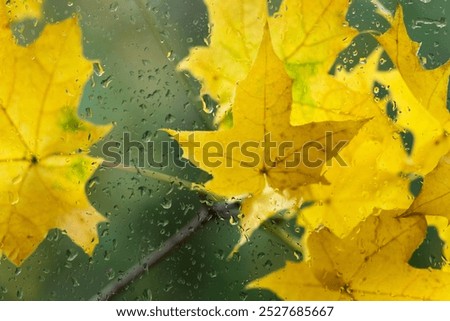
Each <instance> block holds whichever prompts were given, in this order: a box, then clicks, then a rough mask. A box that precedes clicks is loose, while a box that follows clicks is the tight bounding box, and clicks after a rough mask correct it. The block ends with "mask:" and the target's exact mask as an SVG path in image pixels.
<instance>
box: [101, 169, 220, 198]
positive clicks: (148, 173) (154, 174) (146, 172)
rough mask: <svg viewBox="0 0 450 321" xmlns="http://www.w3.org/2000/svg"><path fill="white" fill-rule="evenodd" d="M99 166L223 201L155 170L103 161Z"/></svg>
mask: <svg viewBox="0 0 450 321" xmlns="http://www.w3.org/2000/svg"><path fill="white" fill-rule="evenodd" d="M101 166H102V167H104V168H111V169H119V170H121V171H124V172H127V173H132V174H139V175H142V176H145V177H148V178H152V179H155V180H157V181H160V182H166V183H169V184H171V185H178V186H179V187H182V188H186V189H188V190H190V191H197V192H199V193H201V194H203V195H208V196H209V198H211V199H213V200H214V201H216V202H223V201H225V200H224V198H223V197H221V196H219V195H217V194H214V193H212V192H211V191H208V190H206V189H205V187H204V186H203V185H201V184H198V183H194V182H191V181H188V180H185V179H182V178H179V177H176V176H172V175H169V174H165V173H161V172H158V171H155V170H150V169H145V168H139V167H135V166H126V165H124V164H121V163H113V162H108V161H104V162H103V163H102V165H101Z"/></svg>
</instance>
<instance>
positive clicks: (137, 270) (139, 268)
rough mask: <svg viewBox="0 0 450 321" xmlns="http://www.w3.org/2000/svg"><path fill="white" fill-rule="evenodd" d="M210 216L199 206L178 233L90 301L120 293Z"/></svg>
mask: <svg viewBox="0 0 450 321" xmlns="http://www.w3.org/2000/svg"><path fill="white" fill-rule="evenodd" d="M211 217H212V213H211V212H210V209H209V208H208V207H207V206H206V205H202V206H201V207H200V210H199V213H198V215H197V216H196V217H195V218H193V219H192V220H191V221H190V222H189V223H188V224H186V225H185V226H184V227H183V228H182V229H181V230H180V231H178V233H176V234H174V235H173V236H172V237H171V238H169V239H168V240H167V241H166V242H164V244H163V245H162V246H161V247H160V248H159V249H158V250H156V251H154V252H152V253H151V254H149V255H148V256H147V257H145V258H144V259H143V260H142V262H140V263H138V264H136V265H135V266H133V267H131V268H130V269H129V270H127V271H126V272H125V273H124V274H123V276H121V277H119V278H118V279H116V280H114V281H113V282H111V283H109V284H107V285H106V287H105V288H103V290H101V291H100V292H99V293H97V294H96V295H95V296H93V297H92V298H91V301H106V300H109V299H111V298H112V297H114V296H115V295H116V294H118V293H120V292H121V291H122V290H123V289H124V288H125V287H126V286H127V285H129V284H131V283H132V282H133V281H134V280H136V279H138V278H139V277H140V276H141V275H142V274H144V273H145V271H147V270H148V269H149V268H151V267H152V266H154V265H155V264H157V263H158V262H160V261H161V260H162V259H164V258H165V257H166V256H167V255H168V254H170V252H172V251H173V250H175V249H176V248H178V246H179V245H180V244H181V243H183V242H185V241H186V240H187V239H188V238H189V237H190V236H191V235H192V234H193V233H194V232H195V231H196V230H197V229H198V228H200V227H201V226H202V225H203V224H204V223H205V222H207V221H208V220H209V219H210V218H211Z"/></svg>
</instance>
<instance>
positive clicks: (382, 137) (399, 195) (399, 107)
mask: <svg viewBox="0 0 450 321" xmlns="http://www.w3.org/2000/svg"><path fill="white" fill-rule="evenodd" d="M381 53H382V50H381V48H378V49H377V50H375V51H374V52H373V53H372V54H371V55H370V56H369V57H368V59H367V60H366V62H365V63H364V64H362V65H360V66H357V67H355V68H354V70H353V71H352V72H350V73H347V72H345V71H341V72H338V73H337V75H336V79H338V80H339V81H342V82H344V83H345V84H346V86H349V87H350V88H351V89H352V90H354V91H355V92H364V91H365V92H368V93H369V92H372V91H374V90H375V91H377V90H386V91H388V94H386V96H385V97H383V98H382V99H380V98H376V99H375V101H374V103H373V104H370V106H371V108H370V110H369V109H368V110H367V112H368V113H367V114H366V115H367V116H370V117H372V120H371V121H369V122H368V123H367V124H366V125H365V126H364V127H363V128H362V129H361V130H360V131H359V132H358V134H357V135H356V136H355V137H354V139H353V140H352V141H351V142H350V143H349V144H348V145H347V146H346V147H345V149H343V150H342V152H341V154H342V156H343V157H344V158H345V159H347V160H349V162H348V164H349V166H347V167H345V168H339V167H335V168H333V167H329V168H327V169H326V170H325V173H324V176H325V178H326V179H327V180H328V181H329V182H330V183H331V184H330V185H319V184H314V185H310V186H306V187H302V188H301V193H302V195H303V197H304V199H305V200H306V201H313V202H314V206H311V207H308V208H306V209H305V210H303V211H302V213H301V214H302V215H301V216H300V217H299V222H300V223H301V224H305V225H306V226H308V227H310V228H312V229H314V228H316V227H318V226H319V225H320V224H325V225H326V226H327V227H328V228H330V229H331V230H332V231H333V233H335V234H337V235H339V236H341V237H342V236H345V235H347V234H348V233H349V232H350V231H351V230H352V229H353V228H354V227H355V226H356V225H357V224H358V223H359V222H360V221H361V220H363V219H365V218H366V217H368V216H369V215H371V214H372V213H374V212H377V211H378V212H379V211H380V210H392V209H402V210H406V209H407V208H408V207H409V206H410V205H411V202H412V201H413V198H412V195H411V194H410V192H409V178H408V177H413V175H422V176H424V175H426V174H428V173H429V172H430V171H432V170H433V169H434V168H435V166H436V165H437V163H438V162H439V160H440V159H441V157H442V155H444V154H446V153H447V152H448V150H449V149H450V140H449V139H448V134H447V130H446V128H445V127H444V126H443V125H442V119H443V116H442V115H441V117H440V119H438V118H436V115H434V114H432V112H431V110H430V109H429V108H427V107H426V106H424V105H423V104H422V103H421V102H420V101H419V100H418V98H417V97H416V93H413V92H412V91H411V90H410V88H409V87H408V86H407V84H406V82H405V81H404V80H403V78H402V75H401V74H400V72H399V71H398V70H397V69H392V70H389V71H381V70H379V69H378V65H379V63H380V59H381ZM415 59H416V60H417V57H415ZM375 84H376V85H375ZM381 84H384V87H383V85H381ZM381 87H383V88H381ZM376 105H378V107H377V106H376ZM389 106H392V108H395V110H394V112H395V114H396V115H395V118H394V119H390V118H389V117H388V112H387V111H386V110H387V109H388V107H389ZM446 113H447V114H448V112H447V111H446ZM438 116H439V115H438ZM446 117H447V118H448V115H447V116H446ZM406 131H408V132H410V133H411V135H412V137H413V141H412V143H413V145H412V147H411V148H410V150H409V151H406V150H405V148H404V147H403V143H402V136H401V134H402V133H403V132H406ZM353 177H358V179H357V180H354V179H352V178H353ZM349 213H350V214H349Z"/></svg>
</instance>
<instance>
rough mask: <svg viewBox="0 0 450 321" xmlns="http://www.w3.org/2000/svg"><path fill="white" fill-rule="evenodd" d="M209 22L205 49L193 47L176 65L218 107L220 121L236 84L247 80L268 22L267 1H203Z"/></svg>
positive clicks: (228, 105) (232, 95)
mask: <svg viewBox="0 0 450 321" xmlns="http://www.w3.org/2000/svg"><path fill="white" fill-rule="evenodd" d="M205 4H206V6H207V8H208V13H209V21H210V23H211V36H210V40H209V45H208V46H207V47H195V48H193V49H192V50H191V51H190V53H189V56H188V57H186V58H185V59H184V60H183V61H182V62H181V63H180V64H179V66H178V68H179V70H186V71H189V72H190V73H191V74H192V75H194V76H195V77H196V78H197V79H199V80H200V81H201V83H202V95H204V94H208V95H210V96H211V97H212V98H213V99H215V100H216V101H217V102H218V103H219V104H220V105H221V107H220V109H219V110H218V112H217V114H216V121H217V122H219V123H220V122H221V120H222V119H223V117H224V116H225V114H226V112H227V111H228V110H229V109H230V107H231V102H232V101H233V98H234V94H235V89H236V84H237V82H239V81H241V80H243V79H244V78H246V76H247V74H248V71H249V69H250V67H251V66H252V64H253V61H254V59H255V57H256V54H257V52H258V48H259V44H260V43H261V40H262V37H263V32H264V25H265V24H266V22H267V1H266V0H229V1H222V0H205Z"/></svg>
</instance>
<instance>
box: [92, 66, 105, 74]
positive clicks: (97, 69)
mask: <svg viewBox="0 0 450 321" xmlns="http://www.w3.org/2000/svg"><path fill="white" fill-rule="evenodd" d="M93 66H94V72H95V74H96V75H97V76H99V77H101V76H103V74H104V73H105V70H104V69H103V67H102V65H101V64H100V63H99V62H94V64H93Z"/></svg>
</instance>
